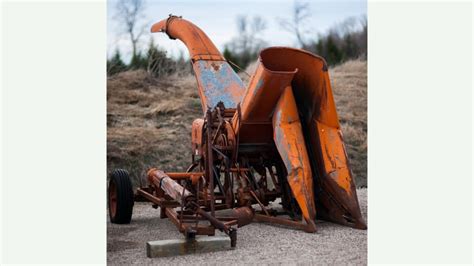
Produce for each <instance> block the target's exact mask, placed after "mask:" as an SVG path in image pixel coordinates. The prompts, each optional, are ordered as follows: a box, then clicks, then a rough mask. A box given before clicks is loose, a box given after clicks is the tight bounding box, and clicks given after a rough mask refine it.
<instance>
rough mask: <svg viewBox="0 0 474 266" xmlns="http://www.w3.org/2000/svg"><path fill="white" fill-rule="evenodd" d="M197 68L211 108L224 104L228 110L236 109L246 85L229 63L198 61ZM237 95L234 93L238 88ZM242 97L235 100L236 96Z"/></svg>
mask: <svg viewBox="0 0 474 266" xmlns="http://www.w3.org/2000/svg"><path fill="white" fill-rule="evenodd" d="M197 68H198V69H199V70H200V72H201V75H199V76H198V80H199V81H200V84H201V86H203V90H204V95H205V97H206V100H207V102H208V104H209V105H210V107H211V108H212V107H215V106H216V105H217V103H219V102H223V103H224V106H225V107H226V108H236V107H237V104H238V103H239V102H240V101H241V100H242V96H243V94H244V92H245V88H244V84H243V82H242V80H241V79H240V78H239V76H237V74H236V73H235V72H234V70H232V68H231V67H230V66H229V64H228V63H227V62H216V61H204V60H199V61H197ZM234 84H236V85H237V89H238V90H240V91H238V92H237V93H236V92H232V89H233V90H235V89H236V86H234V87H233V88H232V89H231V86H232V85H234ZM239 94H240V95H241V96H240V98H239V99H235V96H234V95H239Z"/></svg>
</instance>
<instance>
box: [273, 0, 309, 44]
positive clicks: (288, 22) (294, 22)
mask: <svg viewBox="0 0 474 266" xmlns="http://www.w3.org/2000/svg"><path fill="white" fill-rule="evenodd" d="M310 17H311V11H310V9H309V3H307V2H299V1H297V0H295V1H294V2H293V10H292V17H291V19H282V18H278V19H277V20H278V22H279V24H280V26H281V27H282V28H283V29H284V30H286V31H288V32H290V33H292V34H294V35H295V37H296V40H297V41H298V44H299V45H300V46H301V47H305V45H306V42H305V40H304V37H303V35H304V33H305V30H304V27H305V24H306V23H307V22H308V19H309V18H310Z"/></svg>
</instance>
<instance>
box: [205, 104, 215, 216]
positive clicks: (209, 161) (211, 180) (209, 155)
mask: <svg viewBox="0 0 474 266" xmlns="http://www.w3.org/2000/svg"><path fill="white" fill-rule="evenodd" d="M206 116H207V117H206V120H207V169H206V170H207V171H206V172H207V177H208V180H209V187H210V190H211V191H210V192H211V215H212V216H213V217H214V216H215V209H214V201H215V198H214V171H213V169H214V159H213V158H212V143H211V142H212V132H211V129H212V114H211V110H210V109H208V110H207V113H206Z"/></svg>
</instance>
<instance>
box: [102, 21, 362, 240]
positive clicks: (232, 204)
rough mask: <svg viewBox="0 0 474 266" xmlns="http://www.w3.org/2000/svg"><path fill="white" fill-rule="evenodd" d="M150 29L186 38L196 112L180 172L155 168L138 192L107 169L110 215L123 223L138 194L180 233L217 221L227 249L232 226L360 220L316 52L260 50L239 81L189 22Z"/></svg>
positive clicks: (307, 227) (197, 231) (210, 230)
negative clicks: (194, 81)
mask: <svg viewBox="0 0 474 266" xmlns="http://www.w3.org/2000/svg"><path fill="white" fill-rule="evenodd" d="M151 31H152V32H162V33H165V34H167V35H168V36H169V37H170V38H171V39H179V40H181V41H182V42H183V43H184V44H185V45H186V46H187V48H188V50H189V55H190V59H191V63H192V67H193V70H194V72H195V76H196V79H197V86H198V91H199V96H200V98H201V104H202V112H203V115H202V116H201V117H200V118H197V119H196V120H195V121H194V122H193V123H192V132H191V135H192V143H191V148H192V153H193V155H192V158H191V159H192V161H191V164H190V166H189V168H188V169H187V171H186V172H167V171H164V170H162V169H158V168H152V169H150V170H149V171H148V174H147V178H146V179H147V180H148V184H147V185H146V186H143V187H140V188H138V189H137V190H136V192H135V193H134V191H133V189H132V185H131V181H130V179H129V176H128V173H127V172H126V171H125V170H121V169H118V170H114V171H112V172H111V173H110V176H109V180H110V181H109V182H110V183H109V189H108V197H109V201H108V202H109V203H108V204H109V214H110V220H111V222H112V223H130V221H131V216H132V208H133V203H134V200H137V198H139V197H140V198H142V199H146V200H147V201H149V202H151V204H152V206H153V207H155V208H158V207H159V208H160V217H161V218H168V219H169V220H170V221H171V222H172V223H174V224H175V225H176V227H177V228H178V230H179V232H181V233H183V235H184V236H185V237H186V239H193V238H195V237H196V235H208V236H212V235H214V234H215V230H216V229H217V230H220V231H222V232H225V234H227V235H228V236H229V237H230V240H231V246H232V247H235V245H236V241H237V227H241V226H244V225H246V224H249V223H251V222H265V223H272V224H278V225H283V226H287V227H291V228H296V229H300V230H304V231H306V232H308V233H314V232H316V231H317V226H316V224H315V220H316V219H321V220H326V221H330V222H334V223H338V224H342V225H346V226H349V227H353V228H357V229H366V228H367V226H366V223H365V221H364V219H363V218H362V215H361V212H360V207H359V203H358V199H357V193H356V187H355V184H354V177H353V176H352V172H351V168H350V165H349V160H348V157H347V153H346V148H345V146H344V140H343V136H342V132H341V127H340V125H339V121H338V116H337V112H336V106H335V104H334V99H333V94H332V91H331V83H330V80H329V76H328V67H327V65H326V62H325V60H324V59H323V58H321V57H319V56H317V55H314V54H312V53H309V52H307V51H304V50H300V49H294V48H289V47H270V48H267V49H264V50H262V51H261V52H260V56H259V58H258V66H257V68H256V70H255V73H253V75H252V77H251V80H250V83H249V85H248V87H245V86H244V84H243V83H242V81H241V79H240V78H239V76H238V75H237V74H236V73H235V72H234V71H233V69H232V68H231V66H230V65H229V63H228V61H227V60H226V59H225V58H224V57H223V56H222V54H221V53H220V52H219V50H218V49H217V48H216V46H215V45H214V44H213V43H212V42H211V40H210V39H209V37H208V36H207V35H206V34H205V33H204V32H203V31H202V30H201V29H200V28H198V27H197V26H196V25H194V24H193V23H191V22H189V21H187V20H185V19H182V18H181V17H177V16H172V15H170V17H169V18H167V19H164V20H162V21H160V22H158V23H156V24H154V25H153V26H152V28H151ZM271 202H278V203H280V204H281V208H280V207H278V208H277V207H272V206H273V205H276V204H273V205H272V206H270V203H271ZM222 210H226V211H225V213H226V214H225V215H223V214H222Z"/></svg>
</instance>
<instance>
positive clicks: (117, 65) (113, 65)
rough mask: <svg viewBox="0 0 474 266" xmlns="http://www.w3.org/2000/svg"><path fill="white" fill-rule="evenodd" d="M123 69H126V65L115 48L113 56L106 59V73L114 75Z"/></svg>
mask: <svg viewBox="0 0 474 266" xmlns="http://www.w3.org/2000/svg"><path fill="white" fill-rule="evenodd" d="M125 70H127V65H125V63H124V62H123V60H122V56H121V55H120V51H119V50H118V49H116V50H115V54H114V56H112V58H111V59H110V60H107V75H114V74H117V73H120V72H122V71H125Z"/></svg>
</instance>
